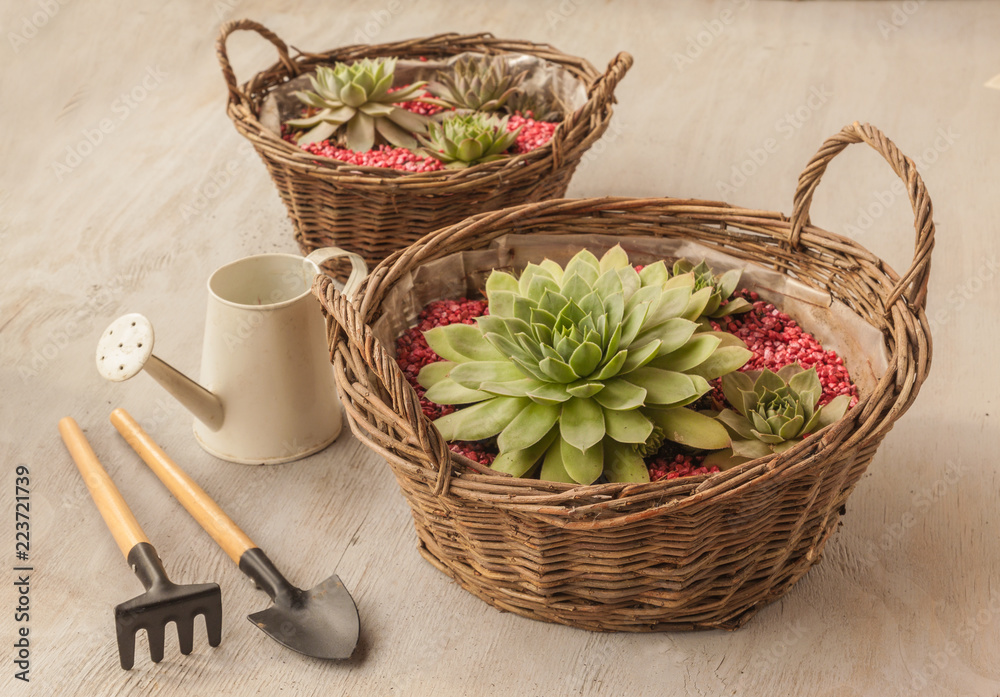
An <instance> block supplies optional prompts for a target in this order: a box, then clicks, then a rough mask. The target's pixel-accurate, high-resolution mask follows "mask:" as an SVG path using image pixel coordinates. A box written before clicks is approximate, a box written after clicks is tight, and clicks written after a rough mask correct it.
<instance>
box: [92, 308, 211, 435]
mask: <svg viewBox="0 0 1000 697" xmlns="http://www.w3.org/2000/svg"><path fill="white" fill-rule="evenodd" d="M153 339H154V335H153V325H152V324H151V323H150V321H149V320H148V319H146V318H145V317H144V316H142V315H140V314H137V313H132V314H128V315H123V316H121V317H119V318H118V319H116V320H115V321H114V322H112V323H111V325H110V326H109V327H108V328H107V329H105V330H104V334H103V335H102V336H101V340H100V341H99V342H98V344H97V356H96V358H97V369H98V371H100V373H101V375H102V376H103V377H105V378H107V379H108V380H112V381H114V382H122V381H124V380H128V379H129V378H131V377H134V376H135V375H138V374H139V373H140V372H141V371H143V370H145V371H146V372H147V373H149V375H150V377H152V378H153V379H154V380H156V381H157V382H158V383H160V385H162V386H163V388H164V389H166V391H167V392H169V393H170V394H172V395H173V396H174V398H176V399H177V401H178V402H180V403H181V404H183V405H184V407H185V408H186V409H187V410H188V411H190V412H191V413H192V414H194V416H195V418H197V419H198V420H199V421H201V422H202V423H203V424H205V426H207V427H208V428H209V429H210V430H212V431H217V430H219V428H220V427H221V426H222V421H223V419H224V417H225V413H224V410H223V408H222V400H220V399H219V397H218V396H217V395H215V394H213V393H212V392H209V391H208V390H206V389H205V388H204V387H202V386H201V385H199V384H198V383H197V382H195V381H194V380H192V379H191V378H189V377H188V376H187V375H185V374H184V373H182V372H180V371H179V370H177V369H176V368H174V367H173V366H171V365H170V364H168V363H166V362H165V361H162V360H160V359H159V358H157V357H156V356H154V355H153Z"/></svg>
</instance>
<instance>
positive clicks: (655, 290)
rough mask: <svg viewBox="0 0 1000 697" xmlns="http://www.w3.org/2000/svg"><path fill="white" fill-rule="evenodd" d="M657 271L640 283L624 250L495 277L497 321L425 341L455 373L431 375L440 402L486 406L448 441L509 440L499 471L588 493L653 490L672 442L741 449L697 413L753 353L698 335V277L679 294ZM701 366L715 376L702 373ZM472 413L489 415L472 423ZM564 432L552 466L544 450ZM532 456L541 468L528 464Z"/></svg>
mask: <svg viewBox="0 0 1000 697" xmlns="http://www.w3.org/2000/svg"><path fill="white" fill-rule="evenodd" d="M646 269H652V270H651V271H649V272H648V273H645V274H641V273H637V272H636V271H635V269H634V267H632V266H631V264H630V263H629V261H628V255H627V254H626V253H625V251H624V250H623V249H621V248H620V247H615V248H612V249H611V250H609V251H608V252H607V253H606V254H605V255H604V256H603V257H601V258H600V259H598V258H597V257H596V256H595V255H594V254H592V253H591V252H589V251H586V250H584V251H581V252H580V253H578V254H576V255H575V256H574V257H573V258H572V259H571V260H570V261H569V262H568V263H567V264H566V267H565V268H562V267H560V266H559V265H558V264H556V263H555V262H552V261H551V260H546V261H544V262H542V263H541V264H529V265H528V266H527V267H526V268H525V269H524V271H523V272H522V273H521V275H520V276H519V277H518V278H515V277H514V276H512V275H511V274H509V273H505V272H503V271H494V272H493V273H492V274H491V275H490V277H489V278H488V279H487V281H486V293H487V298H488V300H489V308H490V314H489V315H488V316H484V317H480V318H478V319H477V324H476V325H464V324H463V325H458V324H455V325H449V326H446V327H438V328H435V329H432V330H430V331H428V332H426V336H427V340H428V344H429V345H430V346H431V348H432V349H434V350H435V351H438V348H440V349H441V350H440V351H438V353H439V355H441V356H442V357H443V358H445V359H446V360H447V361H451V362H452V365H453V367H451V368H449V372H447V373H443V372H442V371H443V370H444V369H441V368H435V369H433V370H428V369H427V368H425V369H424V371H421V374H420V376H418V379H420V380H421V381H422V384H423V382H427V383H428V384H429V385H430V387H429V388H428V389H429V391H428V393H427V394H428V398H429V399H431V398H432V395H435V394H438V393H444V394H447V395H448V396H449V397H452V396H458V397H459V398H462V399H465V398H466V397H467V396H469V395H468V394H467V393H464V392H460V391H459V390H458V389H456V387H461V388H464V389H466V390H474V391H477V392H481V393H485V394H486V395H487V396H486V397H483V398H482V401H481V402H479V403H476V404H474V405H473V406H470V407H465V408H463V409H459V410H458V411H456V412H454V413H452V414H449V415H448V416H444V417H441V418H440V419H438V420H437V421H436V422H435V424H436V425H438V426H439V428H440V429H441V432H442V435H444V436H445V438H446V439H448V440H477V439H478V438H481V437H488V436H491V435H496V434H498V433H499V434H500V437H499V438H498V445H499V447H500V456H498V458H497V461H498V462H499V463H500V464H499V465H498V466H496V465H495V467H496V468H497V469H500V470H502V471H506V472H510V473H515V472H520V473H521V474H524V473H527V472H533V471H535V470H536V469H537V468H536V465H538V464H541V475H542V476H543V477H548V478H552V479H555V480H558V481H565V480H566V478H567V477H569V478H570V479H572V481H575V482H578V483H582V484H590V483H592V482H594V481H595V480H596V479H598V478H599V477H601V475H602V474H603V475H604V476H605V477H606V478H607V479H609V480H611V481H626V480H627V481H644V480H647V479H648V473H647V472H646V469H645V466H644V465H643V464H642V454H643V453H648V452H650V449H651V448H652V449H654V450H655V448H656V447H658V446H659V444H660V443H661V442H662V440H663V439H664V438H669V439H671V440H674V441H675V442H678V443H682V444H684V445H688V446H690V447H695V448H706V449H718V448H723V447H726V446H728V445H729V442H730V441H729V435H728V432H727V431H726V429H725V427H724V426H723V425H722V424H721V423H720V422H718V421H716V420H714V419H712V418H710V417H708V416H705V415H703V414H699V413H697V412H695V411H693V410H691V409H686V408H684V406H685V405H688V404H691V403H692V402H694V401H696V400H697V399H698V398H699V397H701V396H702V395H704V394H705V393H707V392H708V391H709V390H710V389H711V386H710V385H709V383H708V377H706V376H711V377H718V376H719V375H721V374H722V372H723V371H724V369H729V370H735V369H736V368H738V367H741V366H742V365H743V363H744V362H745V361H746V359H747V358H749V355H750V353H749V351H747V350H746V348H745V347H743V345H742V343H741V342H739V340H738V339H736V338H735V337H731V338H730V339H727V340H726V341H725V342H724V341H723V339H722V338H721V337H720V336H719V335H718V333H714V332H707V333H699V332H698V329H699V325H698V323H697V322H694V321H692V320H690V319H684V318H683V316H682V315H683V314H684V313H685V312H688V311H689V310H690V307H691V298H692V295H693V294H694V293H695V292H696V291H695V290H694V287H695V281H694V276H693V275H691V276H690V278H687V279H682V280H680V281H677V280H676V278H669V277H668V275H667V273H666V267H665V265H663V264H659V266H657V265H656V264H653V265H651V266H649V267H646ZM646 269H644V271H646ZM668 286H669V287H668ZM705 295H707V294H704V293H703V296H702V297H704V296H705ZM700 302H701V299H696V305H697V304H698V303H700ZM475 332H478V333H479V334H480V336H479V337H475V336H473V334H474V333H475ZM451 334H454V335H455V337H454V338H453V337H452V336H451ZM484 346H485V347H488V348H484ZM741 351H742V353H740V352H741ZM432 365H433V364H432ZM702 366H705V369H704V372H705V375H702V374H699V373H698V372H697V371H698V369H699V368H700V367H702ZM425 371H426V374H425ZM442 385H443V386H442ZM451 385H455V386H456V387H452V386H451ZM747 387H748V388H749V389H752V387H753V385H752V383H750V384H749V385H747ZM430 390H436V392H431V391H430ZM484 405H485V406H484ZM473 410H480V411H476V412H474V413H473V414H472V416H471V417H470V418H463V417H462V416H460V415H461V414H462V413H463V412H472V411H473ZM554 414H558V416H553V415H554ZM803 418H804V417H803ZM480 421H482V422H484V423H479V422H480ZM442 426H443V428H442ZM553 431H555V432H556V433H557V434H558V435H557V437H556V438H554V439H553V440H552V442H551V443H550V444H549V446H548V447H547V448H546V449H545V450H544V452H543V451H542V450H539V449H538V448H535V443H537V442H541V440H543V439H544V438H547V437H548V436H549V434H550V433H551V432H553ZM483 434H487V435H483ZM556 450H558V452H557V451H556ZM508 453H510V454H508ZM529 454H530V455H534V456H535V457H536V462H533V463H530V464H529V463H527V462H526V461H525V458H527V457H528V455H529ZM542 459H544V462H541V463H539V462H538V461H541V460H542ZM518 476H520V475H518Z"/></svg>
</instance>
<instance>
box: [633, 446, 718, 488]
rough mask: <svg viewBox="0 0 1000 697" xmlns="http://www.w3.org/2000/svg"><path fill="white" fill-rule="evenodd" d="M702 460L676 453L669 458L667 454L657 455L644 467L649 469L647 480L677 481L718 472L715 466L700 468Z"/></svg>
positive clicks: (697, 457) (697, 456) (700, 456)
mask: <svg viewBox="0 0 1000 697" xmlns="http://www.w3.org/2000/svg"><path fill="white" fill-rule="evenodd" d="M661 452H662V451H661ZM704 459H705V456H704V455H689V454H686V453H677V454H676V455H674V456H673V457H671V456H670V455H669V454H659V453H657V454H656V455H655V456H654V457H653V458H652V459H650V460H647V461H646V467H648V468H649V480H650V481H652V482H655V481H658V480H660V479H677V478H678V477H690V476H691V475H694V474H712V473H713V472H718V471H719V468H718V467H716V466H715V465H712V466H711V467H702V465H701V463H702V461H703V460H704Z"/></svg>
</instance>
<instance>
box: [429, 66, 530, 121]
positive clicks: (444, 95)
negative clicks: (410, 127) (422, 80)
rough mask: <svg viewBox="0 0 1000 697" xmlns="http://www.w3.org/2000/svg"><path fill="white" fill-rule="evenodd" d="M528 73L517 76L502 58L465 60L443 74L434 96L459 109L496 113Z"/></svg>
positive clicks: (524, 72) (523, 72)
mask: <svg viewBox="0 0 1000 697" xmlns="http://www.w3.org/2000/svg"><path fill="white" fill-rule="evenodd" d="M527 72H528V71H526V70H525V71H522V72H520V73H517V74H514V73H512V72H511V70H510V66H509V65H508V64H507V62H506V61H505V60H504V59H503V58H501V57H500V56H487V55H483V56H464V57H462V58H459V59H458V60H457V61H455V65H454V66H453V67H452V69H451V70H448V71H442V73H441V74H440V76H439V78H438V82H437V84H432V85H431V89H432V90H433V91H434V93H435V94H436V95H437V96H439V97H440V98H441V99H443V100H444V101H445V102H447V103H448V104H450V105H452V106H454V107H455V108H457V109H468V110H471V111H497V110H498V109H500V108H502V107H503V106H504V104H505V103H506V101H507V99H508V98H509V97H510V96H511V95H512V94H513V93H514V90H515V89H517V86H518V85H519V84H520V83H521V81H522V80H523V79H524V76H525V75H527Z"/></svg>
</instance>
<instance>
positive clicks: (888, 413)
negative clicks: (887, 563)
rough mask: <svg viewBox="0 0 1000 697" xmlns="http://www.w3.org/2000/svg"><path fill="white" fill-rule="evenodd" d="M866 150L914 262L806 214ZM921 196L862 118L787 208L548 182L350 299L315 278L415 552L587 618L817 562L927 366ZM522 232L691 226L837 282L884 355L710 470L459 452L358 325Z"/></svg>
mask: <svg viewBox="0 0 1000 697" xmlns="http://www.w3.org/2000/svg"><path fill="white" fill-rule="evenodd" d="M859 142H865V143H867V144H868V145H870V146H871V147H872V148H874V149H875V150H876V151H878V152H879V153H880V154H881V155H882V156H883V157H884V158H885V159H886V160H887V161H888V162H889V164H890V165H891V166H892V168H893V170H894V171H895V172H896V174H897V175H898V176H899V177H901V178H902V179H903V181H904V182H905V183H906V187H907V191H908V194H909V198H910V201H911V203H912V205H913V211H914V214H915V216H916V252H915V258H914V261H913V264H912V266H911V267H910V268H909V270H908V271H907V272H906V273H905V274H903V275H902V276H898V275H897V274H896V273H895V272H894V271H892V269H890V268H889V267H888V266H887V265H886V264H885V263H883V262H882V261H881V260H880V259H878V258H877V257H875V256H873V255H872V254H871V253H870V252H868V251H866V250H865V249H864V248H862V247H861V246H860V245H858V244H856V243H855V242H853V241H851V240H849V239H846V238H844V237H841V236H839V235H835V234H833V233H830V232H827V231H825V230H822V229H820V228H818V227H815V226H813V225H812V224H811V223H810V222H809V206H810V202H811V200H812V196H813V192H814V190H815V188H816V185H817V184H818V183H819V180H820V177H821V176H822V175H823V173H824V171H825V169H826V166H827V164H828V163H829V161H830V160H831V158H833V157H834V156H835V155H837V153H839V152H840V151H841V150H843V149H844V148H845V147H846V146H847V145H849V144H851V143H859ZM931 215H932V212H931V203H930V200H929V198H928V196H927V192H926V190H925V188H924V184H923V182H922V181H921V179H920V177H919V175H918V174H917V172H916V169H915V167H914V164H913V162H912V161H911V160H909V159H908V158H906V157H904V156H903V155H902V154H901V153H900V152H899V151H898V150H897V148H896V146H895V145H893V143H892V142H891V141H889V140H888V139H887V138H886V137H885V136H884V135H883V134H882V133H881V132H880V131H878V130H877V129H875V128H873V127H871V126H869V125H860V124H854V125H852V126H848V127H847V128H845V129H844V130H843V131H842V132H841V133H839V134H838V135H836V136H834V137H832V138H830V139H829V140H827V141H826V143H824V145H823V147H822V149H821V150H820V151H819V153H818V154H817V155H816V156H815V157H814V158H813V159H812V161H811V162H810V163H809V165H808V166H807V167H806V169H805V171H804V172H803V174H802V175H801V177H800V180H799V185H798V188H797V189H796V192H795V207H794V212H793V214H792V218H791V220H789V219H788V218H786V217H784V216H782V215H781V214H779V213H771V212H766V211H759V210H748V209H742V208H735V207H731V206H729V205H727V204H725V203H719V202H712V201H696V200H680V199H650V200H636V199H622V198H606V199H589V200H557V201H545V202H541V203H533V204H527V205H523V206H518V207H516V208H512V209H508V210H503V211H497V212H493V213H486V214H482V215H478V216H475V217H473V218H471V219H469V220H467V221H465V222H463V223H461V224H458V225H455V226H452V227H450V228H448V229H445V230H442V231H441V232H439V233H438V234H436V235H433V236H428V237H426V238H424V239H423V240H422V241H421V242H419V243H418V244H415V245H413V246H411V247H409V248H408V249H406V250H405V251H402V252H398V253H396V254H394V255H393V256H391V257H390V258H388V259H386V260H385V261H384V262H383V263H382V264H381V265H379V267H378V268H377V269H375V271H374V272H373V273H372V275H371V276H370V277H369V278H368V280H367V281H366V283H365V285H364V286H363V288H362V290H361V291H360V295H359V297H358V298H357V299H356V300H355V303H354V304H351V303H349V302H348V301H347V300H345V298H344V297H343V296H341V295H340V294H339V293H338V292H337V291H336V290H335V289H334V286H333V285H332V283H331V281H330V279H329V278H326V277H320V278H318V279H317V281H316V284H315V286H314V292H315V293H316V295H317V296H318V297H319V298H320V301H321V303H322V305H323V308H324V311H325V312H326V313H327V314H328V329H329V339H330V343H331V349H332V351H333V362H334V365H335V372H336V376H337V386H338V389H339V390H340V394H341V399H342V401H343V403H344V406H345V408H346V411H347V414H348V416H349V419H350V423H351V426H352V428H353V430H354V433H355V434H356V435H357V436H358V437H359V438H360V439H361V440H363V441H364V442H365V443H367V444H368V445H369V446H371V447H372V448H373V449H374V450H376V451H377V452H379V453H380V454H382V455H383V456H384V457H385V458H386V459H387V461H388V462H389V465H390V466H391V467H392V470H393V472H394V473H395V475H396V478H397V480H398V481H399V484H400V486H401V488H402V490H403V494H404V495H405V497H406V499H407V501H408V502H409V504H410V507H411V509H412V512H413V518H414V522H415V524H416V529H417V534H418V536H419V539H420V552H421V553H422V554H423V555H424V557H426V558H427V559H428V560H429V561H430V562H431V563H432V564H434V565H435V566H436V567H437V568H439V569H441V570H442V571H444V572H445V573H446V574H448V575H449V576H451V577H452V578H453V579H455V580H456V581H458V583H460V584H461V585H462V587H464V588H466V589H467V590H469V591H470V592H472V593H474V594H475V595H477V596H479V597H480V598H482V599H483V600H485V601H486V602H488V603H490V604H492V605H494V606H496V607H498V608H501V609H503V610H509V611H511V612H516V613H519V614H521V615H525V616H527V617H531V618H535V619H540V620H546V621H551V622H559V623H564V624H568V625H572V626H576V627H582V628H586V629H592V630H627V631H654V630H678V629H694V628H709V627H722V628H727V629H734V628H736V627H739V626H740V625H742V624H743V623H744V622H746V621H747V620H748V619H749V618H750V617H751V616H752V615H753V614H754V613H755V612H756V611H757V610H759V609H760V608H761V607H762V606H763V605H764V604H766V603H768V602H771V601H773V600H775V599H776V598H778V597H779V596H781V595H782V594H783V593H785V592H786V591H787V590H788V589H789V588H790V587H791V586H792V584H794V583H795V582H796V581H797V580H798V579H799V578H800V577H801V576H802V575H803V574H804V573H805V572H806V571H807V570H808V569H809V567H810V566H812V565H813V564H815V563H816V562H817V561H819V558H820V553H821V552H822V550H823V547H824V545H825V543H826V541H827V539H828V538H829V536H830V534H831V533H832V532H833V531H834V529H835V528H836V526H837V521H838V518H839V514H841V513H842V512H843V507H844V504H845V501H846V499H847V496H848V495H849V494H850V492H851V491H852V489H853V488H854V486H855V485H856V484H857V482H858V480H859V479H860V477H861V475H862V474H863V473H864V471H865V469H866V467H867V466H868V464H869V462H870V461H871V458H872V456H873V455H874V453H875V449H876V448H877V447H878V445H879V443H880V442H881V440H882V438H883V437H884V436H885V434H886V433H887V432H888V430H889V429H890V428H891V426H892V424H893V422H894V421H895V420H896V419H897V418H899V416H900V415H901V414H903V412H905V411H906V409H907V408H908V407H909V406H910V404H911V403H912V402H913V399H914V398H915V397H916V394H917V392H918V390H919V388H920V385H921V384H922V382H923V381H924V379H925V378H926V376H927V372H928V369H929V366H930V360H931V341H930V335H929V329H928V323H927V318H926V316H925V314H924V301H925V294H926V289H927V279H928V272H929V269H930V259H931V250H932V248H933V244H934V225H933V222H932V219H931ZM514 229H516V231H517V232H518V233H520V234H533V233H538V232H544V233H545V234H549V235H552V234H565V235H567V245H571V244H572V235H574V234H577V233H581V232H603V233H607V232H610V233H613V234H618V235H623V236H627V237H633V238H650V237H653V238H686V239H689V240H696V241H698V242H699V243H701V244H702V245H705V246H707V247H710V248H713V249H716V250H720V251H723V252H725V253H726V254H728V255H730V256H732V257H734V258H736V259H741V260H748V261H752V262H755V263H756V264H758V265H761V266H764V267H766V268H768V269H773V270H775V271H777V272H780V273H782V274H786V275H792V276H794V277H795V278H796V279H798V280H799V281H801V282H803V283H805V284H806V285H808V286H812V287H814V288H817V289H820V290H823V291H827V292H829V293H830V294H831V295H832V296H833V297H834V298H835V299H837V300H839V301H841V302H842V303H844V304H846V306H847V307H848V308H850V311H851V312H852V313H854V314H856V315H857V316H858V317H859V318H860V319H861V320H863V321H864V322H866V323H867V324H870V325H871V326H873V327H875V328H876V329H877V330H878V331H879V332H881V334H882V336H883V337H884V341H885V348H886V352H887V354H888V356H889V359H888V368H887V371H886V372H885V373H884V375H882V376H881V377H880V378H879V379H878V380H877V384H875V381H872V386H871V387H870V389H868V390H865V391H864V392H862V394H861V395H860V396H861V399H860V402H859V403H858V404H857V406H856V407H854V408H853V409H851V410H850V411H849V412H848V413H847V415H846V416H845V417H844V418H843V419H842V420H841V421H839V422H837V423H836V424H834V425H833V426H831V427H830V428H828V429H826V430H824V431H823V432H821V433H820V434H816V435H814V436H811V437H809V438H807V439H805V440H804V441H802V442H801V443H800V444H798V445H797V446H796V447H794V448H792V449H791V450H788V451H786V452H784V453H782V454H780V455H772V456H769V457H767V458H762V459H759V460H755V461H752V462H750V463H747V464H746V465H743V466H741V467H737V468H734V469H732V470H729V471H727V472H722V473H718V474H714V475H704V476H694V477H685V478H680V479H674V480H660V481H658V482H653V483H648V484H596V485H590V486H573V485H567V484H557V483H549V482H541V481H537V480H530V479H514V478H511V477H507V476H504V475H500V474H497V473H493V472H492V471H490V470H489V469H486V468H483V467H482V466H480V465H478V464H476V463H473V462H472V461H470V460H468V459H466V458H464V457H461V456H458V455H455V454H453V453H451V452H450V451H449V450H448V448H447V445H446V443H444V442H443V441H442V439H441V437H440V434H439V433H438V431H437V430H436V429H435V428H434V427H433V426H432V425H431V423H430V421H429V420H428V419H427V418H426V417H424V416H423V414H422V413H421V408H420V404H419V401H418V399H417V396H416V394H415V392H414V391H413V390H412V389H411V388H410V387H409V385H408V384H407V382H406V380H405V379H404V377H403V375H402V372H401V371H400V370H399V368H398V367H397V365H396V363H395V361H394V359H393V356H392V355H391V353H390V351H388V350H387V349H386V348H385V347H384V346H383V345H382V344H380V343H379V341H378V340H377V339H376V338H375V337H374V335H373V333H372V330H371V328H370V325H371V324H372V323H373V322H374V320H375V319H377V317H378V316H379V315H380V314H381V311H382V308H381V303H382V299H383V298H384V296H385V294H386V292H387V291H388V290H389V289H390V288H391V287H392V286H393V285H394V284H395V283H397V282H398V281H399V280H400V279H401V278H402V277H403V276H404V275H406V274H407V272H408V271H409V270H411V269H414V268H416V267H417V266H419V265H421V264H425V263H427V262H429V261H432V260H434V259H438V258H440V257H442V256H444V255H446V254H450V253H452V252H455V251H458V250H468V249H482V248H485V247H486V246H488V245H489V242H490V240H491V239H494V238H496V237H497V236H499V235H502V234H505V233H507V232H510V231H511V230H514Z"/></svg>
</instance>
